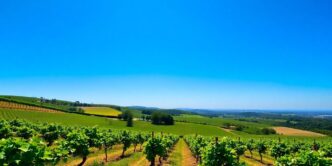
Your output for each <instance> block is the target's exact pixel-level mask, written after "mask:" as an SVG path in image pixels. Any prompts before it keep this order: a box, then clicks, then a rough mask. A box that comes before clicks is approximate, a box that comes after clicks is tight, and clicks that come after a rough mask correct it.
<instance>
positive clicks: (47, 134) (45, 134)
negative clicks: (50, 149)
mask: <svg viewBox="0 0 332 166" xmlns="http://www.w3.org/2000/svg"><path fill="white" fill-rule="evenodd" d="M59 128H60V127H58V125H55V124H49V125H48V124H45V126H44V127H43V128H42V129H41V130H40V133H41V135H42V138H44V140H45V141H47V142H48V146H51V145H52V144H53V142H54V141H55V140H57V139H58V138H59V137H60V130H59Z"/></svg>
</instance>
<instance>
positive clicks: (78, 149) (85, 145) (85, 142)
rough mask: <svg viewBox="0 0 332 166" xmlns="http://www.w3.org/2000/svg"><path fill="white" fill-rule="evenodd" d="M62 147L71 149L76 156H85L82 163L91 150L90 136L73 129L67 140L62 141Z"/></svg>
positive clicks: (70, 151) (71, 152)
mask: <svg viewBox="0 0 332 166" xmlns="http://www.w3.org/2000/svg"><path fill="white" fill-rule="evenodd" d="M61 148H63V149H65V150H67V151H69V153H70V154H73V155H74V156H81V157H82V158H83V160H82V162H81V164H82V165H83V164H84V162H85V161H86V158H87V156H88V154H89V153H90V152H89V137H88V136H86V135H85V134H84V133H83V132H79V131H73V132H71V133H69V134H68V135H67V138H66V140H65V141H63V142H62V144H61Z"/></svg>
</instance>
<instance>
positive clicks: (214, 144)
mask: <svg viewBox="0 0 332 166" xmlns="http://www.w3.org/2000/svg"><path fill="white" fill-rule="evenodd" d="M185 141H186V143H187V144H188V145H189V148H190V150H191V151H192V153H193V155H194V156H195V158H196V161H197V163H200V165H203V166H213V165H245V163H241V162H240V160H239V159H240V156H242V155H244V153H245V151H249V152H250V154H251V156H250V157H251V158H252V157H253V151H256V152H258V154H259V156H260V160H261V162H263V154H268V155H270V156H272V157H274V158H275V165H278V166H287V165H295V166H297V165H308V166H310V165H315V166H316V165H317V166H320V165H322V166H325V165H332V143H331V142H327V143H318V142H316V141H314V142H312V143H308V142H298V141H295V140H294V141H293V142H290V141H288V142H287V141H286V142H283V141H281V140H280V139H279V140H277V141H275V140H272V141H271V140H270V141H266V140H265V141H264V140H259V141H254V140H252V139H251V140H247V141H241V140H240V139H238V140H234V139H230V138H226V137H225V138H222V139H221V140H219V139H218V138H217V137H216V138H214V139H213V138H205V137H202V136H188V137H185Z"/></svg>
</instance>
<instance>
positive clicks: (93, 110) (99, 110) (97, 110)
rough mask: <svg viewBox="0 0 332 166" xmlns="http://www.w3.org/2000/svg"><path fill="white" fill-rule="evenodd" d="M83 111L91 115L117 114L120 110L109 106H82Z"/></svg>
mask: <svg viewBox="0 0 332 166" xmlns="http://www.w3.org/2000/svg"><path fill="white" fill-rule="evenodd" d="M82 109H83V110H84V113H86V114H92V115H104V116H118V115H120V114H121V111H119V110H116V109H114V108H110V107H82Z"/></svg>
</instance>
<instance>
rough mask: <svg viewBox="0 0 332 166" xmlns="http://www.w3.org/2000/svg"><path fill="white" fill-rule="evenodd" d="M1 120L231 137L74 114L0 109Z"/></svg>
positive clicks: (212, 130) (186, 126) (210, 129)
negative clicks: (130, 125) (128, 124)
mask: <svg viewBox="0 0 332 166" xmlns="http://www.w3.org/2000/svg"><path fill="white" fill-rule="evenodd" d="M0 118H2V119H8V120H10V119H17V118H20V119H25V120H28V121H33V122H54V123H59V124H64V125H70V126H99V127H102V128H111V129H128V130H136V131H137V130H138V131H155V132H164V133H173V134H178V135H189V134H196V133H197V134H200V135H205V136H232V134H231V133H228V132H226V131H223V130H222V129H220V128H219V127H216V126H211V125H201V124H193V123H182V122H176V123H175V125H171V126H165V125H152V124H151V123H150V122H145V121H134V127H126V122H124V121H120V120H117V119H111V118H104V117H96V116H87V115H80V114H74V113H62V114H56V113H47V112H32V111H29V112H28V111H21V110H8V109H0Z"/></svg>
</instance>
